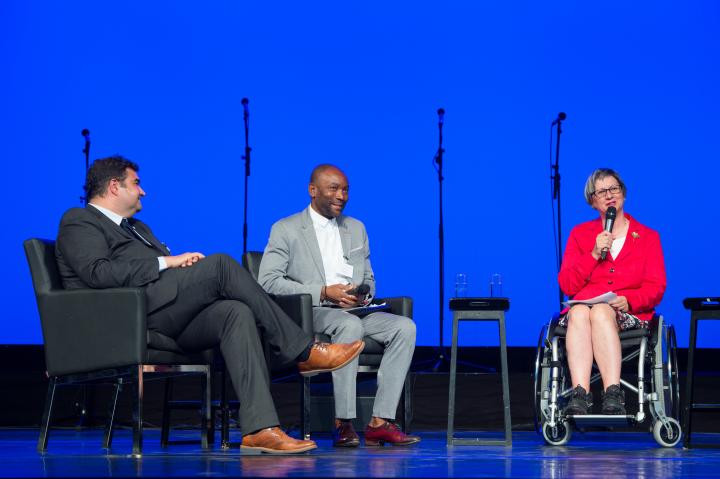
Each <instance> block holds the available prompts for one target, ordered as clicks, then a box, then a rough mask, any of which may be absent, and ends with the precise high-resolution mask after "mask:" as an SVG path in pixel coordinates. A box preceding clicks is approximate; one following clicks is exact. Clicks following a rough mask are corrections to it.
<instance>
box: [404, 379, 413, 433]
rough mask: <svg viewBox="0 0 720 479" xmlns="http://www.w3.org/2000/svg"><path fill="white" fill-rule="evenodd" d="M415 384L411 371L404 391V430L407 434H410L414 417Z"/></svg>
mask: <svg viewBox="0 0 720 479" xmlns="http://www.w3.org/2000/svg"><path fill="white" fill-rule="evenodd" d="M412 400H413V384H412V378H411V375H410V371H408V373H407V375H406V376H405V388H404V389H403V429H404V430H405V434H410V424H411V423H412V415H413V409H412V408H413V404H412V403H413V401H412Z"/></svg>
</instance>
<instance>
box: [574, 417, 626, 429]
mask: <svg viewBox="0 0 720 479" xmlns="http://www.w3.org/2000/svg"><path fill="white" fill-rule="evenodd" d="M568 419H570V420H571V421H572V422H574V423H575V426H577V427H598V426H601V427H612V426H627V425H629V424H634V423H635V416H634V415H632V414H628V415H626V416H625V415H617V414H582V415H577V416H568Z"/></svg>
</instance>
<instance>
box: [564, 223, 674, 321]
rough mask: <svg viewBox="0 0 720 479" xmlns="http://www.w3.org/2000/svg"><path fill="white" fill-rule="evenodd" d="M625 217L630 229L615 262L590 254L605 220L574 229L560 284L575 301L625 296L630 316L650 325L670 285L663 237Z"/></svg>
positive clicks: (569, 240) (565, 255)
mask: <svg viewBox="0 0 720 479" xmlns="http://www.w3.org/2000/svg"><path fill="white" fill-rule="evenodd" d="M625 217H626V218H627V219H628V220H629V221H630V229H629V230H628V234H627V238H625V244H624V245H623V247H622V249H621V250H620V253H619V254H618V256H617V258H615V259H614V260H613V258H612V256H611V255H610V254H608V255H607V258H606V259H605V261H602V260H596V259H595V258H593V257H592V254H591V252H592V250H593V248H594V247H595V238H596V237H597V235H598V234H599V233H600V232H601V231H602V230H603V224H602V219H600V218H598V219H595V220H592V221H588V222H586V223H582V224H579V225H577V226H576V227H575V228H573V229H572V231H571V232H570V238H568V242H567V246H566V247H565V254H564V255H563V262H562V267H561V268H560V273H559V274H558V281H559V282H560V288H562V290H563V292H564V293H565V294H567V295H568V296H569V297H570V298H572V299H588V298H593V297H595V296H598V295H600V294H603V293H607V292H608V291H613V292H615V293H616V294H617V295H618V296H625V297H626V298H627V300H628V303H629V304H630V313H632V314H634V315H635V316H637V317H638V318H639V319H642V320H645V321H647V320H649V319H651V318H652V316H653V313H654V311H655V306H657V305H658V303H660V300H661V299H662V297H663V293H665V286H666V284H667V281H666V279H665V261H664V260H663V254H662V247H661V246H660V235H658V233H657V232H656V231H655V230H652V229H650V228H648V227H647V226H643V225H642V224H640V223H638V222H637V221H636V220H635V219H634V218H632V217H631V216H630V215H628V214H627V213H626V214H625Z"/></svg>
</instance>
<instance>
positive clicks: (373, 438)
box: [365, 421, 420, 446]
mask: <svg viewBox="0 0 720 479" xmlns="http://www.w3.org/2000/svg"><path fill="white" fill-rule="evenodd" d="M416 442H420V438H419V437H418V436H408V435H407V434H405V433H404V432H402V431H401V430H400V428H399V427H397V426H396V425H395V424H393V423H391V422H390V421H387V422H386V423H385V424H383V425H382V426H378V427H372V426H370V425H369V424H368V425H367V427H366V428H365V446H383V445H385V443H388V444H392V445H393V446H409V445H410V444H415V443H416Z"/></svg>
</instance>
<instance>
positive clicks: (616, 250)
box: [610, 221, 630, 259]
mask: <svg viewBox="0 0 720 479" xmlns="http://www.w3.org/2000/svg"><path fill="white" fill-rule="evenodd" d="M628 231H630V221H628ZM626 238H627V234H626V235H625V236H623V237H622V238H615V239H614V240H613V242H612V245H611V246H610V255H611V256H612V258H613V259H615V258H617V255H619V254H620V250H622V247H623V245H624V244H625V239H626Z"/></svg>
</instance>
